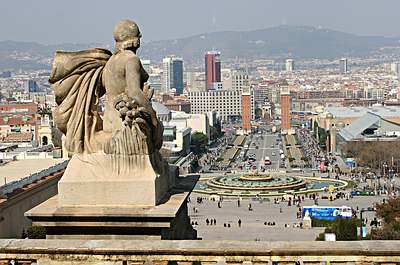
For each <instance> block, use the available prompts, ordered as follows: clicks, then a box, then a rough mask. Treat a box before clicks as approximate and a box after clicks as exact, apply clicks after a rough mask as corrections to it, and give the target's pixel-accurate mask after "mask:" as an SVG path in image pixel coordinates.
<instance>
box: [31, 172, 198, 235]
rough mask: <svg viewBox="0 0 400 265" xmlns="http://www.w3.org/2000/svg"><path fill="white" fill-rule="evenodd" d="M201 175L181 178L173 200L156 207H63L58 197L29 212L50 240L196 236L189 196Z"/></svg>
mask: <svg viewBox="0 0 400 265" xmlns="http://www.w3.org/2000/svg"><path fill="white" fill-rule="evenodd" d="M197 180H198V177H197V176H195V177H186V178H178V179H177V183H176V186H175V187H174V189H173V190H171V196H170V197H169V200H168V201H166V202H164V203H162V204H159V205H156V206H132V205H121V206H113V207H110V206H85V205H81V206H68V207H66V206H62V207H60V206H59V203H58V199H59V198H58V196H54V197H52V198H51V199H49V200H47V201H46V202H44V203H42V204H40V205H39V206H37V207H35V208H33V209H31V210H30V211H28V212H27V213H25V215H26V216H27V217H28V218H29V219H31V220H32V224H33V225H39V226H43V227H45V229H46V236H47V238H48V239H196V238H197V232H196V230H194V229H193V227H192V226H191V224H190V219H189V216H188V211H187V202H186V199H187V197H188V196H189V194H190V192H191V190H192V189H193V187H194V185H195V183H196V182H197Z"/></svg>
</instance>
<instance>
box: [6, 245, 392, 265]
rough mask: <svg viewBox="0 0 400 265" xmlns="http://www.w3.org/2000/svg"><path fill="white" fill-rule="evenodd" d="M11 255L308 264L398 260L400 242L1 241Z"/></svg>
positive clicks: (83, 260) (84, 260) (76, 260)
mask: <svg viewBox="0 0 400 265" xmlns="http://www.w3.org/2000/svg"><path fill="white" fill-rule="evenodd" d="M11 259H14V260H21V261H23V260H24V261H28V260H30V261H38V263H39V264H46V263H44V262H45V261H47V260H49V261H52V262H53V263H49V264H137V265H142V264H144V263H145V262H146V261H147V262H149V261H150V262H151V263H153V264H159V263H163V264H165V262H167V261H171V262H177V263H178V264H188V263H192V262H194V263H197V262H198V261H200V262H201V264H218V262H219V261H226V263H227V264H240V263H246V262H252V263H253V264H272V262H271V261H277V262H278V264H294V262H295V261H298V260H300V259H301V260H302V262H303V264H322V263H323V264H326V262H328V261H329V263H331V264H347V263H354V264H373V263H379V264H396V263H398V261H399V260H400V242H399V241H363V242H359V241H358V242H244V241H198V240H195V241H175V240H171V241H159V240H156V241H146V240H145V241H129V240H113V241H108V240H93V241H91V240H0V261H4V260H11ZM42 261H43V263H42ZM67 261H68V262H70V263H62V262H67ZM96 262H97V263H96ZM101 262H103V263H101ZM113 262H114V263H113ZM171 264H172V263H171Z"/></svg>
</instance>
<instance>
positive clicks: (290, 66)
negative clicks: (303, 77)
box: [285, 59, 294, 72]
mask: <svg viewBox="0 0 400 265" xmlns="http://www.w3.org/2000/svg"><path fill="white" fill-rule="evenodd" d="M285 66H286V67H285V68H286V72H293V70H294V60H293V59H287V60H286V63H285Z"/></svg>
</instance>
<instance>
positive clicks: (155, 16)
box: [0, 0, 400, 44]
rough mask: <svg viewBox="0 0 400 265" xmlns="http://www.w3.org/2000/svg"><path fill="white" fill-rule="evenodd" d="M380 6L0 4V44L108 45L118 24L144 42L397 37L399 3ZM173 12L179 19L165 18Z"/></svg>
mask: <svg viewBox="0 0 400 265" xmlns="http://www.w3.org/2000/svg"><path fill="white" fill-rule="evenodd" d="M383 2H384V3H382V1H380V2H375V1H370V0H368V1H365V0H364V1H361V0H354V1H351V2H349V1H343V0H341V1H335V2H332V3H325V2H324V3H322V2H320V1H316V0H312V1H307V2H301V3H298V2H293V1H289V0H285V1H279V3H278V2H272V1H256V0H254V1H250V2H245V3H244V2H243V3H242V2H239V1H228V0H223V1H218V2H213V1H211V0H207V1H201V2H195V1H179V0H173V1H168V2H163V1H159V0H156V1H148V2H141V3H131V2H129V1H118V4H112V5H111V3H109V1H105V0H104V1H96V4H93V3H94V2H92V1H86V2H83V3H81V2H79V3H78V2H77V1H76V0H73V1H70V2H69V4H68V5H66V6H63V7H62V8H59V7H57V4H56V3H53V2H51V1H49V0H43V1H40V2H39V3H38V2H24V1H8V2H5V3H3V10H7V12H3V14H2V16H1V17H0V23H2V24H4V25H8V26H7V27H2V28H1V29H0V36H1V37H0V40H16V41H33V42H38V43H44V44H55V43H64V42H74V43H111V42H112V36H111V35H110V34H109V31H110V29H112V28H113V26H114V24H115V23H116V22H117V21H118V20H120V19H123V18H130V19H134V20H136V21H137V22H138V23H139V25H140V27H141V30H142V32H145V34H144V36H143V39H144V41H153V40H165V39H175V38H182V37H188V36H192V35H196V34H202V33H209V32H218V31H249V30H256V29H265V28H270V27H273V26H277V25H282V24H287V25H300V26H302V25H304V26H314V27H317V28H318V27H321V28H326V29H331V30H337V31H342V32H347V33H353V34H357V35H367V36H372V35H374V36H375V35H376V36H400V29H398V27H397V26H396V23H395V21H396V19H397V13H396V11H395V10H397V9H398V8H399V7H400V3H399V2H397V1H394V0H385V1H383ZM77 6H79V8H76V7H77ZM210 6H212V9H211V11H210V9H209V7H210ZM135 10H140V12H136V11H135ZM181 10H182V11H181ZM144 11H146V12H144ZM176 11H180V13H177V15H176V16H170V14H171V13H174V12H176ZM238 17H240V19H238ZM371 17H374V18H375V19H371ZM161 21H162V23H161ZM183 21H184V22H185V23H182V22H183ZM49 22H51V23H49ZM27 25H29V26H27ZM82 32H84V33H85V34H82ZM55 40H56V41H55Z"/></svg>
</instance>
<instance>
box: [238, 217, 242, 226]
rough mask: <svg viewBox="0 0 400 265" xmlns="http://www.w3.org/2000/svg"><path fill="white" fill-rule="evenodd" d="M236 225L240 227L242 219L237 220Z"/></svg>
mask: <svg viewBox="0 0 400 265" xmlns="http://www.w3.org/2000/svg"><path fill="white" fill-rule="evenodd" d="M238 226H239V227H241V226H242V220H240V219H239V220H238Z"/></svg>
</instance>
